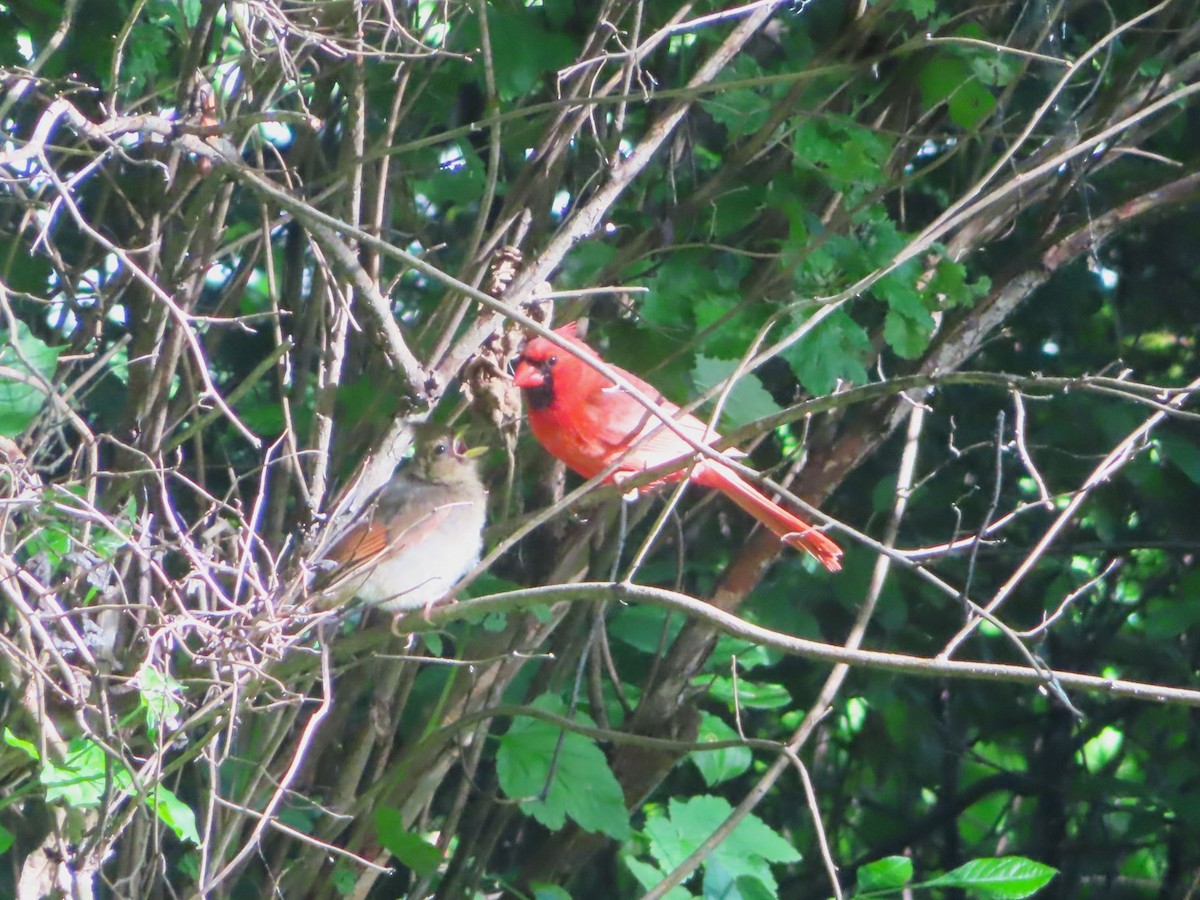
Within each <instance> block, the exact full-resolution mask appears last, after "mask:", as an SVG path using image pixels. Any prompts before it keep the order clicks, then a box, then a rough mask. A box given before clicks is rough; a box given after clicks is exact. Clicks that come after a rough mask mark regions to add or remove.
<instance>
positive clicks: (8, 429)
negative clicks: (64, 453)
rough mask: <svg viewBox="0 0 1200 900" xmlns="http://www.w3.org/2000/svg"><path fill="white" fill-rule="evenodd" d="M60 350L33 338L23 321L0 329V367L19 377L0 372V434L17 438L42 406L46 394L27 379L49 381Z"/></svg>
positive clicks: (52, 375) (44, 402)
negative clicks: (27, 381) (0, 373)
mask: <svg viewBox="0 0 1200 900" xmlns="http://www.w3.org/2000/svg"><path fill="white" fill-rule="evenodd" d="M61 353H62V349H61V348H55V347H50V346H47V345H46V344H44V343H43V342H42V341H40V340H38V339H37V338H36V337H34V336H33V334H32V332H30V330H29V326H27V325H26V324H25V323H24V322H20V321H18V322H17V327H16V330H15V331H10V330H8V329H4V330H0V367H6V368H8V369H12V370H13V371H14V372H15V374H16V375H17V376H18V377H16V378H5V377H4V376H3V375H0V435H4V436H5V437H16V436H17V435H19V434H20V433H21V432H22V431H24V430H25V427H26V426H27V425H28V424H29V423H30V422H31V421H33V418H34V416H36V415H37V414H38V413H39V412H40V411H41V409H42V407H43V406H45V404H46V395H45V394H44V393H43V392H42V391H41V390H39V389H38V388H37V387H35V386H34V385H33V384H27V383H26V379H28V380H31V381H35V382H41V381H46V382H49V381H50V380H51V379H53V377H54V370H55V368H56V367H57V365H58V357H59V355H60V354H61Z"/></svg>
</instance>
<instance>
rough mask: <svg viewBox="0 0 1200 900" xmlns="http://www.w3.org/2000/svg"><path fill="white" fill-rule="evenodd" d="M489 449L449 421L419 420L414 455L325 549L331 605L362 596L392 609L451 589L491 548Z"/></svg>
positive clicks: (326, 594)
mask: <svg viewBox="0 0 1200 900" xmlns="http://www.w3.org/2000/svg"><path fill="white" fill-rule="evenodd" d="M481 453H483V449H482V448H474V449H467V446H466V444H464V443H463V441H462V440H461V439H460V438H458V437H456V436H455V435H454V434H453V433H452V432H450V431H449V430H448V429H446V428H442V427H439V426H434V425H430V426H419V427H418V430H417V437H416V450H415V452H414V453H413V457H412V459H410V460H409V461H408V462H407V463H405V464H404V466H402V467H401V468H400V469H399V470H398V471H397V472H396V473H395V474H394V475H393V476H392V477H391V480H390V481H388V483H387V484H385V485H384V486H383V487H382V488H380V489H379V490H378V491H377V492H376V494H375V496H374V497H372V499H371V500H369V501H368V502H367V505H366V506H365V507H364V508H363V511H362V512H361V513H359V515H358V517H357V519H356V520H355V521H353V522H351V523H350V524H349V525H348V527H347V530H346V533H345V534H343V535H342V536H341V537H339V538H338V539H337V541H336V542H335V543H334V544H333V546H332V547H331V548H330V549H329V550H328V551H327V552H326V553H325V554H324V558H325V560H326V561H327V563H329V564H330V570H329V572H328V574H327V575H326V576H325V578H324V581H325V584H324V586H321V585H318V586H317V589H316V592H317V593H318V594H320V595H322V597H323V599H324V600H325V601H328V603H329V604H330V605H335V604H341V603H345V602H346V601H348V600H350V599H351V598H353V597H358V598H359V599H360V600H363V601H364V602H366V603H370V604H372V605H374V606H378V607H380V608H381V609H384V610H387V611H388V612H392V613H398V612H401V611H403V610H409V609H417V608H418V607H425V609H426V610H428V609H429V608H430V607H432V606H433V604H434V603H436V602H437V601H438V600H441V599H442V598H444V597H446V596H447V594H448V593H449V591H450V588H452V587H453V586H454V583H455V582H456V581H458V579H459V578H461V577H462V576H463V575H464V574H465V573H466V572H467V570H468V569H470V568H471V567H472V566H473V565H475V563H477V562H478V561H479V554H480V551H481V550H482V549H483V535H482V532H483V525H484V520H485V516H486V512H487V492H486V491H485V490H484V487H483V483H482V482H481V481H480V480H479V473H478V472H477V471H476V469H475V458H476V457H477V456H479V455H480V454H481Z"/></svg>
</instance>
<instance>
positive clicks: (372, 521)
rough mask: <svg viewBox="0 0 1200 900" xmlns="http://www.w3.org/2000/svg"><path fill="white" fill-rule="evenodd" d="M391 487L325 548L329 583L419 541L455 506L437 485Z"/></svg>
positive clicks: (435, 528)
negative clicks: (365, 516) (360, 519)
mask: <svg viewBox="0 0 1200 900" xmlns="http://www.w3.org/2000/svg"><path fill="white" fill-rule="evenodd" d="M393 487H394V486H393V485H388V486H387V487H385V488H384V490H383V492H382V493H381V494H380V496H379V499H378V500H377V501H376V502H375V504H374V508H373V509H372V510H371V512H370V516H369V518H368V519H367V520H366V521H365V522H362V523H361V524H358V525H355V526H354V527H353V528H351V529H350V530H349V531H348V532H346V534H344V535H343V536H342V537H340V538H339V539H338V540H337V542H336V543H335V544H334V545H333V546H332V547H331V548H329V550H327V551H326V552H325V554H324V558H325V559H326V560H329V561H331V562H333V563H334V564H335V567H334V569H333V570H332V571H331V572H330V573H329V583H328V584H329V585H332V584H336V583H337V582H339V581H341V580H342V579H343V578H345V577H346V576H348V575H351V574H354V573H356V572H358V571H361V570H362V569H364V568H367V567H369V566H371V565H372V564H373V563H374V562H375V561H377V560H378V559H379V558H380V557H381V556H386V555H392V554H396V553H399V552H400V551H401V550H404V549H405V548H407V547H411V546H413V545H414V544H419V543H420V542H421V541H423V540H424V539H425V538H426V537H427V536H428V535H429V534H430V533H431V532H434V531H436V530H437V529H438V528H439V527H441V525H442V523H443V522H444V521H445V519H446V517H447V516H448V515H450V511H451V510H453V509H454V508H455V507H456V506H457V504H456V503H453V502H445V500H446V498H444V497H442V496H441V495H442V494H443V493H444V492H443V491H440V490H437V489H433V490H430V489H429V488H428V487H426V486H421V485H412V484H409V485H406V486H405V487H404V488H402V489H399V490H390V488H393ZM439 501H441V502H439ZM327 586H328V585H327Z"/></svg>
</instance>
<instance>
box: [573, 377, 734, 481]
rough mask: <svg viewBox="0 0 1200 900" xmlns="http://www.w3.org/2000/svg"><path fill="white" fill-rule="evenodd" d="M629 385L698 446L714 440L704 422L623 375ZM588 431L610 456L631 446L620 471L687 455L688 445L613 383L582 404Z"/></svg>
mask: <svg viewBox="0 0 1200 900" xmlns="http://www.w3.org/2000/svg"><path fill="white" fill-rule="evenodd" d="M622 374H623V375H624V376H625V378H626V379H628V380H629V382H630V383H631V384H632V385H633V386H634V387H636V388H637V389H638V390H640V391H641V392H642V393H643V394H644V395H646V396H647V397H648V398H650V399H651V400H653V401H654V402H655V404H656V405H657V406H658V408H659V410H660V411H661V412H662V414H663V415H664V416H665V417H667V418H669V419H671V420H672V423H673V424H674V425H675V427H676V428H678V429H679V430H681V431H682V432H683V433H684V434H686V435H688V437H690V438H692V440H694V441H696V442H697V443H703V442H704V441H705V439H706V438H707V440H708V441H709V442H711V441H713V440H715V439H716V438H717V437H718V435H717V434H716V432H713V433H711V434H707V435H706V433H705V432H706V426H705V424H704V422H702V421H700V420H699V419H697V418H696V417H695V416H693V415H691V414H690V413H689V414H685V415H679V407H678V406H676V405H675V404H674V403H672V402H671V401H670V400H668V399H667V398H666V397H664V396H663V395H662V394H660V393H659V392H658V391H657V390H656V389H655V388H654V387H653V386H652V385H650V384H647V383H646V382H645V381H642V379H640V378H638V377H637V376H635V375H631V374H629V373H628V372H623V373H622ZM584 415H585V416H586V417H587V419H588V422H589V425H590V426H591V427H590V429H589V430H590V432H591V433H592V434H593V435H594V436H595V437H596V438H597V439H598V440H600V441H602V442H603V443H604V444H605V445H606V446H607V447H609V448H610V450H611V452H612V454H613V456H616V455H617V454H619V453H622V452H624V451H625V450H627V449H629V448H630V447H633V448H634V449H633V451H632V452H631V453H630V454H629V456H628V457H626V461H627V463H628V465H627V466H626V467H623V468H628V469H645V468H650V467H652V466H657V465H660V464H662V463H665V462H667V461H668V460H672V459H678V458H680V457H682V456H687V455H688V454H690V453H691V452H692V447H691V445H690V444H689V443H688V442H687V441H685V440H684V439H683V438H681V437H680V436H679V435H678V434H676V433H675V432H674V431H672V430H671V428H670V427H668V426H667V425H665V424H664V423H663V421H662V419H660V418H659V417H658V416H656V415H655V414H654V413H652V412H650V411H649V410H648V409H646V407H645V406H643V405H642V404H641V403H639V402H638V401H637V400H636V399H634V397H633V396H632V395H631V394H629V393H628V392H627V391H625V390H624V389H623V388H621V387H618V386H617V385H615V384H608V385H607V386H605V387H602V388H599V389H597V390H594V391H591V392H590V393H589V394H588V396H587V399H586V401H585V403H584Z"/></svg>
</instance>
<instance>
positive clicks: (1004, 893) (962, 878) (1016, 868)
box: [921, 856, 1058, 900]
mask: <svg viewBox="0 0 1200 900" xmlns="http://www.w3.org/2000/svg"><path fill="white" fill-rule="evenodd" d="M1057 874H1058V870H1057V869H1054V868H1052V867H1050V866H1047V865H1045V864H1043V863H1040V862H1035V861H1034V860H1032V859H1025V858H1024V857H1021V856H1002V857H984V858H981V859H973V860H971V861H970V862H969V863H966V864H965V865H961V866H959V867H958V868H957V869H953V870H952V871H949V872H947V873H946V874H944V875H939V876H938V877H937V878H934V879H932V880H931V881H926V882H924V883H923V884H922V885H921V886H922V887H955V888H964V889H967V890H972V891H976V892H978V893H980V894H984V895H985V896H987V897H995V898H997V900H1021V898H1022V897H1029V896H1031V895H1032V894H1033V893H1035V892H1036V891H1039V890H1041V889H1042V888H1043V887H1045V886H1046V885H1047V884H1048V883H1049V882H1050V879H1051V878H1053V877H1054V876H1055V875H1057Z"/></svg>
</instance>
